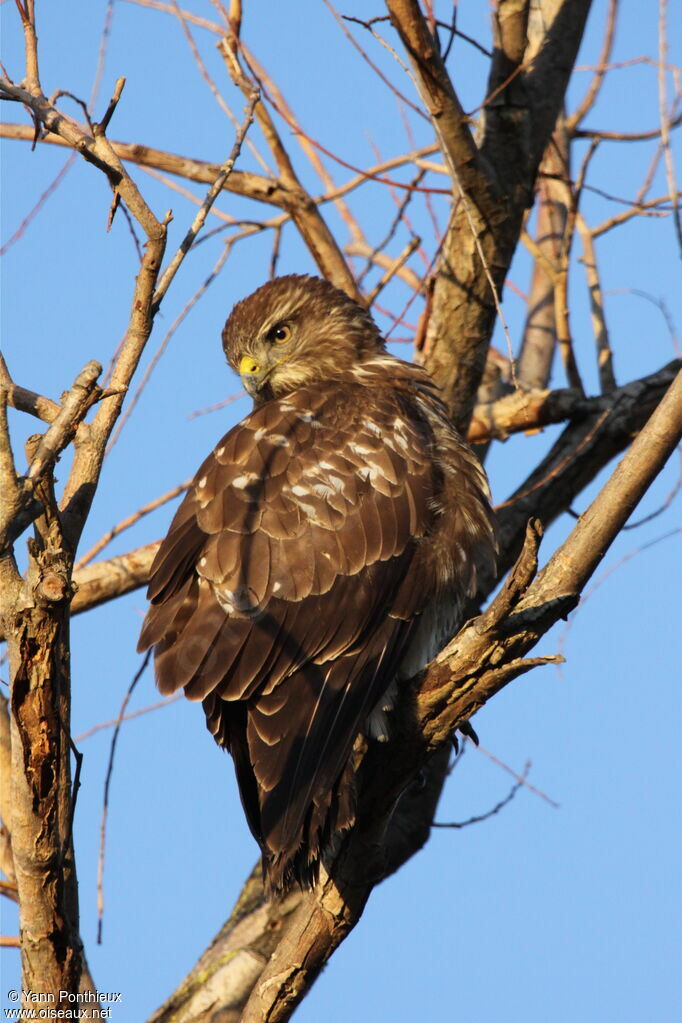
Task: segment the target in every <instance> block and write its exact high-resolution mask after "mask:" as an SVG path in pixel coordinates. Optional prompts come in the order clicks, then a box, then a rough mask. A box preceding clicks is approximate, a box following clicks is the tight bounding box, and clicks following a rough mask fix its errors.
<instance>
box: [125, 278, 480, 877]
mask: <svg viewBox="0 0 682 1023" xmlns="http://www.w3.org/2000/svg"><path fill="white" fill-rule="evenodd" d="M223 345H224V348H225V352H226V355H227V358H228V361H229V362H230V365H231V366H232V367H233V368H234V369H235V370H237V371H238V372H239V373H240V374H241V377H242V380H243V382H244V386H245V387H246V389H247V390H248V391H249V393H250V394H252V395H253V397H254V405H255V407H254V411H253V412H252V413H251V414H250V415H248V416H247V417H246V418H245V419H243V420H242V422H241V423H239V424H238V425H237V426H235V427H234V428H233V429H232V430H230V431H229V433H227V434H226V436H225V437H223V439H222V440H221V441H220V442H219V444H218V445H217V447H216V448H215V450H214V451H213V452H212V453H211V454H210V455H209V457H208V458H207V459H206V461H205V462H204V463H203V465H202V466H201V468H200V469H199V471H198V473H197V475H196V477H195V479H194V482H193V484H192V486H191V487H190V489H189V491H188V493H187V496H186V497H185V499H184V501H183V502H182V504H181V505H180V507H179V509H178V511H177V513H176V515H175V517H174V519H173V522H172V524H171V527H170V530H169V532H168V536H167V537H166V539H165V540H164V542H163V543H162V545H161V548H160V550H159V552H158V554H157V556H156V559H155V561H154V564H153V566H152V573H151V580H150V583H149V591H148V596H149V600H150V601H151V606H150V608H149V611H148V613H147V617H146V620H145V623H144V627H143V629H142V635H141V637H140V644H139V648H140V649H141V650H144V649H146V648H148V647H150V646H153V647H154V652H155V670H156V680H157V684H158V687H159V689H160V690H161V692H162V693H173V692H175V691H176V690H177V689H179V688H180V687H184V690H185V694H186V695H187V696H188V697H189V699H191V700H202V701H203V706H204V710H205V712H206V719H207V723H208V727H209V730H210V731H211V732H212V733H213V735H214V737H215V740H216V742H218V744H219V745H220V746H222V747H224V748H225V749H228V750H229V751H230V753H231V754H232V757H233V759H234V763H235V768H236V773H237V780H238V783H239V790H240V793H241V797H242V802H243V804H244V810H245V812H246V817H247V820H248V823H249V827H250V828H251V831H252V832H253V835H254V837H255V838H256V840H257V841H258V843H259V845H260V848H261V851H262V854H263V871H264V878H265V882H266V888H267V890H268V891H269V892H271V893H272V892H275V893H277V892H281V891H284V890H286V889H287V888H288V887H290V886H291V885H292V884H293V883H298V884H301V885H310V884H312V883H313V882H314V881H315V879H316V877H317V873H318V869H319V863H320V858H321V857H322V855H323V854H324V851H325V849H326V848H327V847H328V845H329V843H330V842H331V840H332V839H333V837H334V835H335V834H337V833H338V832H340V831H343V830H344V829H346V828H348V827H350V826H351V825H352V823H353V819H354V804H355V787H354V777H353V770H352V766H351V763H350V758H351V753H352V750H353V745H354V743H355V741H356V739H357V737H358V735H359V734H360V733H361V732H362V733H365V734H367V735H372V734H374V735H375V736H376V737H379V738H386V721H385V715H384V711H385V710H386V708H387V706H390V702H391V699H392V690H393V688H394V683H397V684H399V683H400V681H401V679H405V678H409V677H410V676H411V675H412V674H414V672H415V671H417V670H418V669H419V668H420V667H422V666H423V665H424V664H425V663H426V662H427V661H428V660H429V659H430V658H431V657H433V655H434V654H435V653H436V652H437V650H438V649H439V648H440V646H441V645H442V644H443V642H444V641H445V640H446V639H447V638H448V637H449V636H450V635H451V634H452V633H453V631H454V630H455V628H456V626H457V624H458V617H459V609H460V607H461V602H462V600H463V599H464V597H465V596H466V595H467V594H470V593H472V592H473V591H474V589H475V586H476V572H477V567H478V566H480V564H481V563H482V562H484V561H486V560H487V561H490V560H491V559H493V558H494V550H495V540H494V526H493V520H492V513H491V511H490V507H489V504H488V492H487V484H486V481H485V476H484V474H483V471H482V469H481V468H480V466H479V464H478V462H477V461H476V459H475V458H474V457H473V455H472V454H471V452H470V451H469V449H468V448H467V447H466V445H465V444H464V443H463V442H462V441H461V440H460V438H459V437H458V436H457V434H456V433H455V431H454V430H453V428H452V427H451V426H450V424H449V422H448V419H447V415H446V412H445V408H444V406H443V404H442V402H441V401H440V399H439V397H438V393H437V389H436V387H435V385H434V384H433V382H432V381H431V379H430V378H429V376H428V375H427V374H426V373H425V372H424V371H423V370H422V369H420V368H419V367H417V366H414V365H410V364H407V363H404V362H401V361H400V360H398V359H395V358H393V357H392V356H390V355H388V354H387V353H386V351H385V349H384V343H383V341H382V339H381V337H380V336H379V333H378V331H377V328H376V326H375V324H374V322H373V321H372V319H371V317H370V316H369V314H368V313H367V312H366V310H364V309H362V308H361V307H360V306H358V305H357V304H356V303H355V302H353V301H352V300H351V299H349V298H348V297H347V296H346V295H344V294H343V293H342V292H340V291H338V290H337V289H336V288H334V287H332V285H330V284H328V283H327V282H326V281H323V280H319V279H317V278H311V277H298V276H290V277H281V278H278V279H276V280H273V281H270V282H269V283H268V284H265V285H264V286H263V287H262V288H259V289H258V291H256V292H255V293H254V294H253V295H251V296H250V297H249V298H246V299H244V301H242V302H239V303H238V304H237V305H236V306H235V308H234V309H233V311H232V313H231V315H230V317H229V319H228V321H227V323H226V325H225V329H224V331H223Z"/></svg>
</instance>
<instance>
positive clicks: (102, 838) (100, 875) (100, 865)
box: [97, 650, 151, 945]
mask: <svg viewBox="0 0 682 1023" xmlns="http://www.w3.org/2000/svg"><path fill="white" fill-rule="evenodd" d="M150 657H151V650H148V651H147V653H146V654H145V657H144V660H143V661H142V664H141V665H140V667H139V668H138V670H137V672H136V673H135V676H134V678H133V680H132V682H131V683H130V685H129V686H128V691H127V693H126V694H125V696H124V698H123V702H122V703H121V708H120V710H119V712H118V717H117V719H116V725H115V727H114V734H113V736H112V738H111V746H110V748H109V763H108V765H107V774H106V778H105V781H104V798H103V800H102V820H101V824H100V832H99V857H98V860H97V944H98V945H101V944H102V925H103V920H104V850H105V846H106V838H107V815H108V813H109V786H110V785H111V775H112V771H113V769H114V754H115V753H116V743H117V742H118V736H119V733H120V731H121V722H122V721H123V716H124V714H125V709H126V707H127V706H128V703H129V701H130V697H131V696H132V695H133V692H134V690H135V687H136V685H137V683H138V682H139V681H140V679H141V678H142V676H143V674H144V672H145V669H146V667H147V665H148V664H149V659H150Z"/></svg>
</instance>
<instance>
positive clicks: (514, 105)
mask: <svg viewBox="0 0 682 1023" xmlns="http://www.w3.org/2000/svg"><path fill="white" fill-rule="evenodd" d="M541 7H542V10H541V11H538V13H537V19H539V20H537V19H536V20H535V21H534V19H533V17H531V19H530V22H529V37H531V36H533V38H534V39H535V41H531V44H530V45H529V46H528V47H527V49H526V52H525V54H524V61H523V65H520V64H518V65H517V66H518V74H516V75H515V77H514V79H513V80H512V81H510V82H509V84H508V86H507V87H505V88H504V89H502V90H501V91H498V92H496V93H495V94H494V95H493V94H492V93H490V94H489V95H491V100H490V102H489V103H488V105H487V106H486V119H485V128H484V134H483V140H482V143H481V150H480V152H481V163H482V165H483V166H485V167H486V168H488V169H489V174H490V176H491V179H492V180H494V181H495V182H496V187H497V188H498V189H499V190H500V195H499V198H498V200H497V204H496V207H495V208H494V209H492V210H491V209H489V208H488V209H486V207H485V205H484V204H480V203H478V202H477V195H476V193H475V192H472V193H471V194H470V193H469V192H468V191H467V190H466V187H463V188H462V195H461V196H460V199H461V201H459V202H456V203H455V205H454V208H453V213H452V217H451V220H450V224H449V226H448V231H447V234H446V237H445V240H444V243H443V248H442V252H441V257H440V261H439V265H438V270H437V274H436V280H435V284H434V289H433V297H432V303H431V314H430V320H429V323H428V327H427V330H426V338H425V345H424V350H423V353H422V358H423V361H424V363H425V364H426V366H427V368H428V369H429V371H430V372H431V374H432V375H433V376H434V378H435V379H436V381H437V382H438V384H439V385H440V387H441V388H442V389H443V391H444V392H445V396H446V399H447V401H448V404H449V406H450V409H451V412H452V415H453V418H454V421H455V423H456V424H457V425H458V427H459V428H460V430H461V431H462V432H465V430H466V427H467V425H468V422H469V417H470V415H471V410H472V408H473V404H474V401H475V396H476V392H477V390H478V387H479V384H480V381H481V377H482V374H483V370H484V367H485V356H486V351H487V348H488V345H489V341H490V336H491V333H492V329H493V325H494V322H495V316H496V313H497V309H498V307H499V304H500V295H501V293H502V288H503V284H504V280H505V277H506V275H507V271H508V269H509V265H510V263H511V259H512V256H513V253H514V249H515V247H516V244H517V242H518V238H519V233H520V230H521V225H522V222H523V215H524V212H525V210H526V208H527V207H528V206H529V205H530V204H531V202H532V197H533V190H534V183H535V178H536V174H537V168H538V164H539V161H540V157H541V156H542V153H543V152H544V150H545V148H546V146H547V143H548V141H549V138H550V135H551V132H552V130H553V128H554V125H555V123H556V119H557V116H558V113H559V110H560V107H561V103H562V101H563V97H564V93H565V90H566V86H567V83H568V76H569V74H570V70H571V68H572V66H573V62H574V59H575V56H576V53H577V50H578V46H579V44H580V40H581V38H582V32H583V28H584V24H585V18H586V16H587V11H588V9H589V0H543V4H542V5H541ZM523 17H524V12H523V10H521V11H519V12H517V20H516V25H515V29H514V31H513V33H511V35H510V41H509V43H508V46H509V53H510V55H511V57H513V60H514V61H518V59H519V50H520V45H521V42H520V38H521V34H520V28H521V25H522V23H523ZM540 23H541V26H542V27H541V30H539V31H538V29H537V25H539V24H540ZM498 63H499V62H498ZM522 68H523V69H522ZM495 75H496V78H495V81H491V82H489V87H490V86H492V88H493V92H494V90H495V89H498V90H499V85H498V83H497V76H498V72H497V71H496V70H495ZM488 107H489V109H488ZM458 180H459V181H460V182H461V184H462V185H463V186H464V185H465V181H464V179H463V178H461V177H460V178H458ZM502 183H503V185H502ZM502 187H504V193H502V192H501V189H502Z"/></svg>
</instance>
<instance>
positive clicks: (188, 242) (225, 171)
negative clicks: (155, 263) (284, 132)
mask: <svg viewBox="0 0 682 1023" xmlns="http://www.w3.org/2000/svg"><path fill="white" fill-rule="evenodd" d="M259 101H260V92H259V91H258V90H257V89H254V91H253V92H252V93H251V96H250V97H249V102H248V105H247V107H246V111H245V117H244V120H243V122H242V124H241V127H240V128H239V131H238V132H237V136H236V138H235V140H234V145H233V146H232V149H231V151H230V155H229V156H228V158H227V160H225V162H224V163H223V164H222V166H221V168H220V171H219V172H218V176H217V177H216V179H215V181H214V182H213V184H212V185H211V187H210V188H209V190H208V192H207V193H206V198H205V199H204V201H203V203H202V204H201V209H200V210H199V212H198V213H197V215H196V216H195V218H194V220H193V221H192V224H191V227H190V229H189V231H188V232H187V234H186V235H185V237H184V238H183V240H182V242H181V243H180V247H179V248H178V250H177V252H176V253H175V255H174V256H173V258H172V260H171V261H170V263H169V265H168V266H167V267H166V269H165V270H164V272H163V274H162V275H161V279H160V281H159V283H158V286H157V288H156V291H155V292H154V298H153V300H152V305H153V308H155V309H156V308H158V307H159V305H160V304H161V300H162V299H163V297H164V295H165V294H166V292H167V291H168V288H169V287H170V284H171V281H172V280H173V278H174V277H175V274H176V273H177V271H178V269H179V267H180V264H181V263H182V261H183V259H184V258H185V256H186V255H187V253H188V252H189V250H190V248H191V247H192V244H193V242H194V239H195V238H196V236H197V235H198V234H199V231H200V230H201V228H202V227H203V226H204V223H205V222H206V217H207V216H208V212H209V210H210V209H211V206H212V205H213V203H214V202H215V201H216V199H217V198H218V196H219V195H220V193H221V191H222V189H223V186H224V184H225V182H226V181H227V179H228V177H229V176H230V174H231V172H232V168H233V167H234V165H235V162H236V160H237V157H238V156H239V153H240V151H241V148H242V144H243V142H244V139H245V138H246V133H247V131H248V130H249V128H250V126H251V124H252V123H253V118H254V112H255V109H256V106H257V104H258V103H259Z"/></svg>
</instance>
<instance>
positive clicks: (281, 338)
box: [271, 323, 291, 345]
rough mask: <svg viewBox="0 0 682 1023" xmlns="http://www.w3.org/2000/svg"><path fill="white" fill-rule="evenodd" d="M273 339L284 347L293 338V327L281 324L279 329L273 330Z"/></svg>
mask: <svg viewBox="0 0 682 1023" xmlns="http://www.w3.org/2000/svg"><path fill="white" fill-rule="evenodd" d="M271 337H272V340H273V341H275V342H277V344H278V345H283V344H284V342H285V341H288V340H289V338H290V337H291V327H290V326H289V324H288V323H280V325H279V326H278V327H274V328H273V330H272V334H271Z"/></svg>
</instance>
